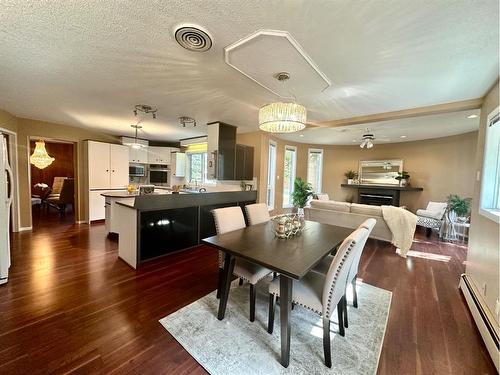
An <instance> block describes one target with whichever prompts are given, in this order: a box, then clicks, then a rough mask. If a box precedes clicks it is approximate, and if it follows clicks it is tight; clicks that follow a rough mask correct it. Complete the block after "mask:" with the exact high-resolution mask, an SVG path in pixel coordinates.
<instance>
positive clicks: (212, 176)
mask: <svg viewBox="0 0 500 375" xmlns="http://www.w3.org/2000/svg"><path fill="white" fill-rule="evenodd" d="M207 125H208V126H207V138H208V142H207V156H208V164H207V173H208V179H209V180H235V175H234V169H235V157H236V126H233V125H229V124H225V123H223V122H214V123H209V124H207Z"/></svg>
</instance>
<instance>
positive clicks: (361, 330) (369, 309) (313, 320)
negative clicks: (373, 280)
mask: <svg viewBox="0 0 500 375" xmlns="http://www.w3.org/2000/svg"><path fill="white" fill-rule="evenodd" d="M268 283H269V281H262V282H260V283H259V284H258V285H257V304H256V314H255V322H253V323H251V322H250V321H249V320H248V316H249V309H250V307H249V302H248V298H249V285H248V284H245V285H243V286H238V284H237V280H235V282H233V284H232V286H231V292H230V294H229V301H228V304H227V309H226V316H225V318H224V320H223V321H219V320H217V309H218V306H219V300H218V299H216V297H215V292H212V293H210V294H208V295H206V296H205V297H203V298H201V299H199V300H198V301H195V302H193V303H192V304H190V305H188V306H186V307H184V308H182V309H180V310H178V311H176V312H174V313H172V314H170V315H169V316H167V317H165V318H163V319H161V320H160V323H161V324H162V325H163V327H165V329H166V330H167V331H168V332H170V334H171V335H172V336H173V337H174V338H175V339H176V340H177V341H178V342H179V343H180V344H181V345H182V346H183V347H184V348H185V349H186V350H187V351H188V352H189V354H191V355H192V356H193V357H194V358H195V359H196V361H197V362H198V363H199V364H200V365H201V366H203V367H204V368H205V369H206V370H207V371H208V372H209V373H210V374H213V375H223V374H228V375H229V374H232V375H234V374H245V375H250V374H308V375H312V374H375V373H376V371H377V366H378V359H379V356H380V351H381V349H382V343H383V340H384V334H385V328H386V325H387V318H388V315H389V308H390V304H391V297H392V293H391V292H389V291H386V290H384V289H380V288H376V287H374V286H371V285H368V284H362V283H360V284H358V286H357V290H358V303H359V305H358V306H359V308H357V309H355V308H353V307H352V305H351V303H350V301H351V298H350V296H349V294H348V296H347V297H348V301H349V305H348V316H349V328H347V329H346V335H345V337H341V336H340V335H339V334H338V333H337V332H338V326H337V322H336V321H335V322H334V323H335V324H331V329H332V333H331V339H332V344H331V347H332V368H331V369H329V368H327V367H326V366H325V365H324V357H323V328H322V320H321V318H320V317H319V316H318V315H316V314H314V313H312V312H310V311H308V310H306V309H304V308H301V307H300V306H296V307H295V309H294V310H293V311H292V319H291V326H292V337H291V351H290V366H289V367H288V368H284V367H282V366H281V365H280V363H279V358H280V347H281V346H280V328H279V327H280V320H279V315H280V314H279V306H277V307H276V315H275V322H274V324H275V326H274V327H275V328H274V333H273V334H272V335H270V334H268V333H267V317H268V293H267V291H268ZM336 315H337V314H336V313H335V316H336Z"/></svg>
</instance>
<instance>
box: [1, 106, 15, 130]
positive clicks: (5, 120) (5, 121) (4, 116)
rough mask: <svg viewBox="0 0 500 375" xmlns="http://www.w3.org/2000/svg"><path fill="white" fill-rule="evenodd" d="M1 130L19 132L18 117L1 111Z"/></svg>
mask: <svg viewBox="0 0 500 375" xmlns="http://www.w3.org/2000/svg"><path fill="white" fill-rule="evenodd" d="M0 128H3V129H7V130H10V131H12V132H17V117H15V116H12V115H11V114H10V113H9V112H5V111H2V110H1V109H0Z"/></svg>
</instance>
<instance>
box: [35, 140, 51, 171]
mask: <svg viewBox="0 0 500 375" xmlns="http://www.w3.org/2000/svg"><path fill="white" fill-rule="evenodd" d="M54 160H56V159H54V158H53V157H51V156H49V154H47V150H46V149H45V142H44V141H42V140H39V141H38V142H35V150H34V151H33V154H32V155H31V156H30V163H31V164H33V165H34V166H35V167H37V168H39V169H44V168H47V167H48V166H49V165H51V164H52V162H53V161H54Z"/></svg>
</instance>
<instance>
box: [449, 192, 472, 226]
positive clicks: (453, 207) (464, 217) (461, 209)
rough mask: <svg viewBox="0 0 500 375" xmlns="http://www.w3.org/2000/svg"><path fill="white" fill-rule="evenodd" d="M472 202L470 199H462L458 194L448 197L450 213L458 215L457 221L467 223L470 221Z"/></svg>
mask: <svg viewBox="0 0 500 375" xmlns="http://www.w3.org/2000/svg"><path fill="white" fill-rule="evenodd" d="M470 202H471V199H470V198H461V197H460V196H458V195H456V194H451V195H449V196H448V205H449V207H450V211H454V212H455V213H456V214H457V221H459V222H462V223H466V222H467V221H468V220H469V213H470Z"/></svg>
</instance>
